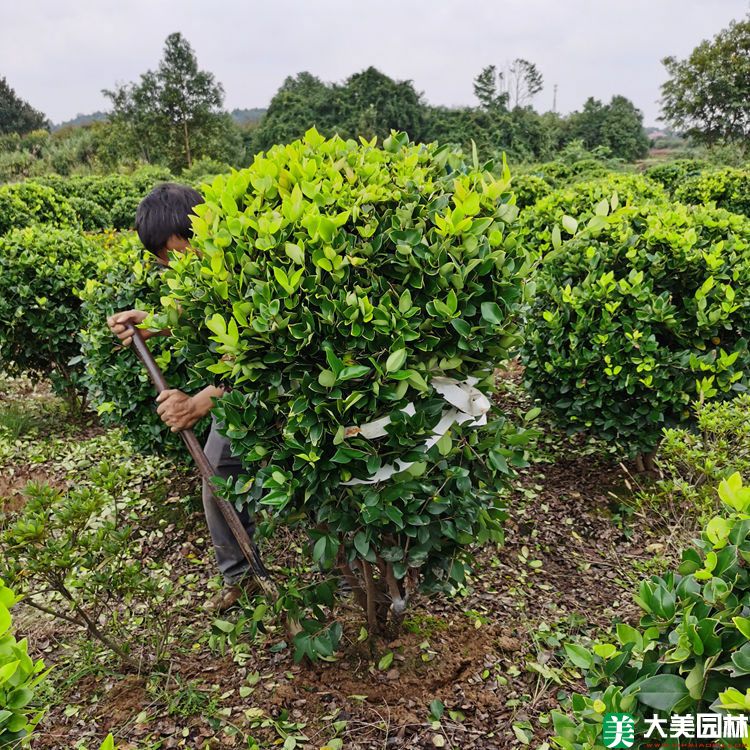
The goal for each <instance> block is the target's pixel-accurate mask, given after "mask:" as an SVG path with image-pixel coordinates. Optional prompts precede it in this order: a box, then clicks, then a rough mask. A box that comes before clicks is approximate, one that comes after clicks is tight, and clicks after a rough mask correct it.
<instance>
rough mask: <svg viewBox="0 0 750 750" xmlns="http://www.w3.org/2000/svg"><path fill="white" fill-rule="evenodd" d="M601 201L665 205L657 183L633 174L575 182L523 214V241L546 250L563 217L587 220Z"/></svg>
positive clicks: (544, 198)
mask: <svg viewBox="0 0 750 750" xmlns="http://www.w3.org/2000/svg"><path fill="white" fill-rule="evenodd" d="M602 200H607V201H609V203H610V206H611V208H615V207H617V206H626V205H638V204H640V203H644V202H646V201H656V202H666V201H667V194H666V193H665V192H664V190H663V189H662V188H661V186H660V185H658V184H657V183H655V182H652V181H651V180H649V179H648V178H646V177H642V176H641V175H636V174H618V173H612V174H609V175H607V176H606V177H603V178H599V179H594V180H588V181H585V182H578V183H575V184H573V185H571V186H570V187H566V188H563V189H560V190H555V191H554V192H553V193H550V194H549V195H547V196H545V197H542V198H541V199H540V200H539V201H538V202H537V203H535V204H534V206H533V207H531V208H529V210H527V211H524V212H523V214H522V216H521V229H522V232H523V234H524V242H525V243H526V244H527V245H528V246H529V247H530V248H533V249H535V250H537V251H540V252H543V251H545V250H548V249H549V248H550V247H551V245H552V229H553V228H554V227H555V226H557V225H559V224H560V223H561V222H562V220H563V217H565V216H574V217H576V218H577V219H578V221H579V222H584V221H587V220H588V219H590V218H591V217H592V216H593V215H594V209H595V207H596V206H597V205H598V204H599V203H600V202H601V201H602Z"/></svg>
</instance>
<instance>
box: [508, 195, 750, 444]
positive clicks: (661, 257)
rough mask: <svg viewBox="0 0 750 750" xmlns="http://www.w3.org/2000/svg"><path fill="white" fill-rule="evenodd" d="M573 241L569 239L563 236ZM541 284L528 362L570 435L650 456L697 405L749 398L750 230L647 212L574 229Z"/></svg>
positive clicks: (549, 257) (602, 213) (697, 216)
mask: <svg viewBox="0 0 750 750" xmlns="http://www.w3.org/2000/svg"><path fill="white" fill-rule="evenodd" d="M571 233H573V236H571V237H569V238H567V239H565V240H564V241H563V240H561V239H560V237H561V235H569V234H571ZM553 242H554V244H555V249H554V250H552V251H551V252H549V253H547V254H546V255H545V256H544V257H543V259H542V261H541V265H540V269H539V272H538V274H537V279H536V280H537V296H536V299H535V301H534V304H533V306H532V308H531V310H530V312H529V314H528V318H527V324H526V341H525V344H524V346H523V351H522V356H523V361H524V364H525V366H526V379H527V382H528V385H529V387H530V389H531V390H532V392H533V393H534V395H535V396H536V397H537V398H539V399H540V400H542V401H543V402H544V403H546V404H547V405H548V406H549V407H550V409H551V410H552V412H553V413H554V414H555V415H556V417H557V418H558V420H559V421H560V422H561V423H562V424H564V425H565V426H567V427H568V429H569V430H570V431H576V430H586V429H588V430H590V431H591V432H593V433H594V434H596V435H599V436H600V437H602V438H604V439H605V440H608V441H612V442H614V443H616V444H618V445H619V446H621V447H622V448H623V449H624V450H625V451H627V452H628V453H629V454H631V455H633V454H638V453H650V452H651V451H653V450H654V449H655V448H656V446H657V444H658V442H659V440H660V438H661V434H662V430H663V428H664V427H671V426H674V425H679V424H682V423H686V422H688V421H689V420H690V419H691V415H690V409H689V405H690V402H691V401H692V400H694V399H696V398H698V397H700V398H703V399H704V400H709V399H713V398H721V397H726V396H727V395H730V394H732V393H734V392H736V391H737V390H739V389H743V388H744V384H745V383H746V381H747V373H748V367H750V353H749V352H748V348H747V337H748V336H749V335H750V253H749V252H748V242H750V222H748V220H747V219H745V218H744V217H740V216H736V215H734V214H730V213H728V212H726V211H721V210H717V209H711V208H703V207H695V208H691V207H687V206H682V205H679V204H677V205H674V206H669V205H659V204H645V205H642V206H636V207H632V208H623V209H619V210H616V211H614V212H612V213H610V206H609V203H608V202H607V201H606V200H603V201H601V203H600V204H599V205H598V206H597V207H596V210H595V216H594V217H593V218H592V219H591V220H590V221H589V222H588V224H587V225H586V226H585V227H584V228H582V229H581V230H578V229H577V226H576V222H575V220H574V219H572V218H571V217H567V218H566V220H564V222H563V229H562V231H561V230H560V228H559V227H558V228H557V229H556V230H555V231H554V232H553Z"/></svg>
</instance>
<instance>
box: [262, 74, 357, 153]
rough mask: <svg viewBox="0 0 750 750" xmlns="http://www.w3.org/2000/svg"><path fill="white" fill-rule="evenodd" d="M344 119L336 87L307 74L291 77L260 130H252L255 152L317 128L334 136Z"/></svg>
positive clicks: (278, 94) (282, 88)
mask: <svg viewBox="0 0 750 750" xmlns="http://www.w3.org/2000/svg"><path fill="white" fill-rule="evenodd" d="M341 118H342V115H341V103H340V100H339V92H338V89H337V88H336V87H334V86H330V85H328V84H326V83H324V82H323V81H321V80H320V78H317V77H316V76H314V75H312V73H308V72H306V71H303V72H302V73H298V74H297V75H296V76H288V77H287V78H286V79H285V81H284V83H282V84H281V87H280V88H279V90H278V91H277V92H276V93H275V94H274V97H273V99H271V103H270V104H269V105H268V110H267V111H266V113H265V115H264V116H263V118H262V119H261V121H260V123H259V124H258V127H256V128H255V129H254V130H253V131H252V135H251V143H252V149H253V150H255V151H261V150H265V149H268V148H270V147H271V146H273V144H274V143H288V142H289V141H293V140H294V139H295V138H299V137H301V136H302V135H303V134H304V133H305V131H306V130H308V129H309V128H311V127H312V126H313V125H314V126H315V127H316V128H317V129H318V131H319V132H320V133H322V134H324V135H328V136H330V135H333V133H335V132H337V129H338V128H337V126H338V124H339V123H340V122H341Z"/></svg>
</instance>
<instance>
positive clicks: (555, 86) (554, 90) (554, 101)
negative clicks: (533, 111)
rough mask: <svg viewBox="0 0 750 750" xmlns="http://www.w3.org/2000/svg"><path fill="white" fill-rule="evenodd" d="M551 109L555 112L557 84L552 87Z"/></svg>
mask: <svg viewBox="0 0 750 750" xmlns="http://www.w3.org/2000/svg"><path fill="white" fill-rule="evenodd" d="M552 111H553V112H554V113H555V114H557V84H555V85H554V86H553V87H552Z"/></svg>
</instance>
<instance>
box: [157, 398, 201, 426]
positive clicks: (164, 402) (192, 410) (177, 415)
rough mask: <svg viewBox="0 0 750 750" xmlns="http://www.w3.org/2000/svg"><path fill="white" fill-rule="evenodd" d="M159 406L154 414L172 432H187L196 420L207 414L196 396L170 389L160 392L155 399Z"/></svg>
mask: <svg viewBox="0 0 750 750" xmlns="http://www.w3.org/2000/svg"><path fill="white" fill-rule="evenodd" d="M156 403H157V404H159V406H158V408H157V409H156V413H157V414H158V415H159V416H160V417H161V421H162V422H164V424H166V425H169V427H171V429H172V432H181V431H182V430H189V429H190V428H191V427H193V426H194V425H195V423H196V422H198V420H199V419H200V418H201V417H203V416H204V415H205V414H207V412H206V411H204V410H203V408H202V407H201V403H200V401H199V400H198V399H197V397H196V396H188V395H187V394H186V393H183V392H182V391H178V390H176V389H174V388H171V389H169V390H166V391H162V392H161V393H160V394H159V395H158V397H157V398H156Z"/></svg>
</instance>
